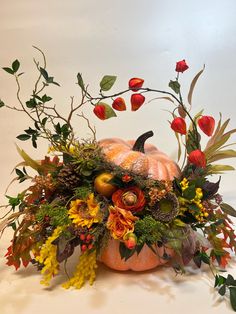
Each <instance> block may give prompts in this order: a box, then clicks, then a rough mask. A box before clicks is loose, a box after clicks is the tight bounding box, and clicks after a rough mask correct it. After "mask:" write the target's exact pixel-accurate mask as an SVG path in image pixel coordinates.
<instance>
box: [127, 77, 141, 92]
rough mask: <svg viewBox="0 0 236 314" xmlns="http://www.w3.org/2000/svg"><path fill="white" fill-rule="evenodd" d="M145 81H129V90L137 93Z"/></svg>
mask: <svg viewBox="0 0 236 314" xmlns="http://www.w3.org/2000/svg"><path fill="white" fill-rule="evenodd" d="M143 83H144V80H143V79H141V78H137V77H134V78H132V79H130V80H129V88H130V89H131V90H132V91H137V90H138V89H139V88H141V87H142V86H143Z"/></svg>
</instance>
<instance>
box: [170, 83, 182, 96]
mask: <svg viewBox="0 0 236 314" xmlns="http://www.w3.org/2000/svg"><path fill="white" fill-rule="evenodd" d="M169 87H170V88H171V89H172V90H173V91H174V92H175V93H176V94H179V92H180V84H179V82H178V81H170V83H169Z"/></svg>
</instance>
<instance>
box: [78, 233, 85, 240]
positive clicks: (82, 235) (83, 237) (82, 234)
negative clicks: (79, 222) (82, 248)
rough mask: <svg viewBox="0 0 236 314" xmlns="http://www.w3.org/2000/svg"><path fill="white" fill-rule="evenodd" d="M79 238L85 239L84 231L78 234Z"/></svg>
mask: <svg viewBox="0 0 236 314" xmlns="http://www.w3.org/2000/svg"><path fill="white" fill-rule="evenodd" d="M79 238H80V240H81V241H84V240H85V234H84V233H81V235H80V236H79Z"/></svg>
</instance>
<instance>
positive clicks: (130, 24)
mask: <svg viewBox="0 0 236 314" xmlns="http://www.w3.org/2000/svg"><path fill="white" fill-rule="evenodd" d="M235 16H236V2H235V1H234V0H225V1H218V0H215V1H206V0H205V1H203V0H199V1H187V0H186V1H185V0H179V1H177V2H176V1H170V0H166V1H161V0H157V1H155V0H147V1H138V0H136V1H134V0H131V1H127V0H126V1H125V0H121V1H108V0H100V1H95V0H88V1H78V0H77V1H76V0H68V1H62V0H57V1H55V0H41V1H35V0H31V1H30V0H18V1H13V0H7V1H6V0H0V39H1V48H0V66H1V67H3V66H8V65H10V64H11V62H12V61H13V60H15V59H16V58H18V59H19V60H20V61H21V65H22V70H23V71H24V72H25V74H24V76H22V83H23V89H22V97H23V98H24V99H25V100H27V98H28V97H29V95H30V93H31V92H32V87H33V82H34V80H35V78H36V75H35V73H36V72H35V68H34V64H33V61H32V60H33V58H34V57H35V58H36V59H38V60H40V57H39V54H38V53H37V52H36V51H34V49H33V48H32V45H36V46H38V47H40V48H41V49H42V50H43V51H44V52H45V53H46V55H47V59H48V71H49V72H50V73H52V74H53V76H55V79H56V80H57V81H58V82H60V84H61V88H58V87H52V88H51V89H50V92H48V93H49V94H50V95H53V97H54V101H55V103H57V104H58V106H60V108H61V110H62V112H66V109H67V108H68V106H69V99H70V96H73V95H74V96H75V97H79V90H78V88H77V86H76V85H75V82H76V74H77V72H82V73H83V76H84V79H85V81H86V82H88V83H89V84H90V86H91V90H92V91H93V92H96V91H98V88H97V86H98V82H99V80H100V79H101V77H102V76H103V75H104V74H114V75H117V76H118V80H117V84H116V86H115V88H114V91H116V90H118V89H123V88H126V86H127V82H128V80H129V79H130V78H131V77H135V76H136V77H142V78H144V79H145V82H146V84H145V85H146V86H150V87H154V88H160V89H166V88H167V85H168V82H169V80H170V79H174V76H175V72H174V69H175V62H176V61H179V60H181V59H183V58H185V59H186V61H187V62H188V64H189V67H190V69H189V70H188V71H186V72H185V73H184V74H183V76H182V79H181V81H182V85H183V88H184V92H183V94H185V95H187V91H188V88H189V85H190V81H191V79H192V78H193V76H194V75H195V74H196V73H197V72H198V71H199V70H200V69H201V68H202V66H203V64H205V65H206V69H205V72H204V74H203V76H202V77H201V80H200V81H199V83H198V85H197V88H196V91H195V94H194V105H193V112H198V111H199V110H200V109H201V108H203V107H204V108H205V113H206V114H209V115H214V116H215V117H218V113H219V112H222V113H223V116H224V117H225V118H227V117H230V118H231V124H230V127H231V128H233V127H235V125H236V109H235V108H236V107H235V106H236V100H235V70H236V58H235V55H236V19H235ZM15 90H16V88H15V84H14V81H13V80H12V78H11V77H10V76H9V75H7V74H6V73H5V72H4V71H1V72H0V97H1V98H2V100H4V101H5V102H6V103H8V104H10V105H14V104H16V97H15ZM127 99H128V98H127ZM170 108H171V106H170V105H169V103H165V102H163V101H162V102H153V103H151V104H147V105H145V106H143V107H142V108H141V109H140V110H139V111H137V112H135V113H131V112H128V111H127V112H125V113H121V114H120V115H119V117H118V118H116V119H110V120H108V121H100V120H98V119H97V118H96V117H94V116H93V114H91V108H87V109H86V110H85V112H86V114H87V115H88V116H89V117H90V118H91V121H92V123H93V124H95V125H96V129H97V137H98V138H103V137H107V136H112V137H113V136H114V137H122V138H136V137H137V136H138V135H140V134H141V133H142V132H144V131H147V130H149V129H153V131H154V132H155V138H154V139H153V140H152V142H153V143H154V144H157V145H158V146H159V148H161V149H162V150H164V151H166V152H167V153H169V154H170V155H173V156H175V154H176V142H175V139H174V136H173V133H172V132H171V130H170V128H169V126H168V123H167V122H166V121H167V119H169V115H168V114H167V113H166V112H164V111H163V110H162V109H170ZM28 124H29V121H28V119H27V118H26V117H25V116H24V115H21V114H19V113H16V112H10V111H7V110H6V109H5V108H2V109H1V110H0V147H1V154H0V171H1V172H0V174H1V185H0V192H1V195H2V194H3V193H4V190H5V186H6V185H7V183H8V182H9V181H10V177H9V175H10V171H11V169H12V168H13V167H14V165H15V164H16V163H18V162H19V161H20V157H19V156H18V155H17V153H16V149H15V145H14V142H16V140H15V137H16V136H17V135H18V134H20V133H21V132H22V130H23V129H25V128H27V127H28ZM74 124H75V125H76V129H77V130H78V134H81V136H87V130H86V129H85V128H84V125H83V124H80V123H79V122H77V121H74ZM234 141H235V137H234ZM17 143H18V144H20V146H21V147H22V148H24V149H25V150H27V152H29V153H30V154H31V155H32V156H33V157H35V158H39V159H40V158H41V157H42V156H43V155H44V154H45V152H46V150H47V145H46V144H45V143H42V145H41V146H40V148H39V150H37V151H35V150H34V149H33V148H31V147H30V145H28V144H27V143H22V142H19V141H17ZM234 164H235V165H236V163H235V162H234ZM235 179H236V175H235V173H233V172H232V173H230V174H226V175H225V176H224V178H223V180H222V187H221V191H222V193H224V195H225V200H226V201H228V202H231V204H232V205H236V198H235V192H236V191H235V183H234V182H235ZM14 189H15V191H17V187H15V188H13V191H14ZM2 199H3V198H2ZM2 269H4V268H3V267H2ZM9 273H11V270H8V273H6V274H5V277H4V278H5V280H6V282H5V285H6V287H8V290H7V289H6V291H8V293H7V294H6V295H7V296H8V297H11V295H10V294H12V290H11V288H10V286H9V285H8V284H9V282H8V281H7V278H8V275H9ZM22 274H23V273H22ZM109 274H110V273H108V272H107V273H106V276H109ZM113 275H114V274H113ZM12 276H13V275H12ZM22 276H23V275H22ZM111 276H112V275H111ZM148 276H151V275H150V274H149V275H148ZM170 276H171V275H170ZM12 278H13V279H12V280H16V281H17V279H16V278H15V277H12ZM14 278H15V279H14ZM114 278H116V280H119V279H118V278H120V277H117V276H115V275H114ZM114 278H113V277H112V278H111V279H109V280H110V281H111V282H112V280H113V279H114ZM132 278H134V277H132ZM148 278H149V277H148ZM170 278H172V277H170ZM194 278H195V279H196V277H194ZM37 279H38V278H37ZM195 279H193V280H195ZM18 280H19V278H18ZM27 280H28V279H27V278H24V282H25V283H27ZM124 280H126V279H124ZM135 280H136V281H137V282H138V280H137V279H135ZM169 280H171V279H169ZM164 281H165V279H164ZM137 282H136V284H135V285H132V287H130V289H131V290H132V292H130V290H129V292H128V290H127V287H126V288H124V289H125V290H122V289H123V286H125V283H127V282H125V283H124V285H122V284H121V285H120V286H119V289H120V291H118V292H117V293H118V295H119V298H118V300H119V302H120V303H119V306H120V308H121V309H122V311H123V313H126V312H128V311H126V312H125V309H126V305H127V307H128V308H129V313H133V312H136V313H141V312H139V310H140V309H141V308H142V303H140V302H141V300H142V298H141V299H140V297H139V298H137V299H136V301H134V303H133V305H132V307H131V303H130V302H131V301H130V300H135V297H134V296H135V294H134V293H136V292H137V295H139V294H140V295H142V293H143V295H144V296H145V298H147V300H148V302H149V304H153V306H154V304H155V300H156V301H158V302H157V307H156V309H157V310H158V311H159V313H164V312H165V313H180V311H181V312H182V307H181V305H180V304H184V305H183V306H184V308H183V311H188V309H190V308H189V307H187V304H188V302H187V299H188V298H190V300H191V302H193V303H192V304H195V306H194V307H193V308H192V310H191V312H192V313H198V312H199V311H200V309H201V313H222V311H229V309H228V308H227V306H226V305H225V304H224V303H223V304H218V303H217V302H216V301H215V300H214V296H213V295H211V294H210V297H209V293H211V289H210V285H209V286H208V283H206V282H204V281H203V284H202V285H201V281H200V280H197V279H196V283H195V285H192V286H188V285H187V286H186V285H185V283H184V284H183V283H182V286H181V285H180V286H181V287H180V286H179V287H178V284H176V282H175V285H177V286H175V288H174V290H173V291H172V283H171V282H170V286H169V288H168V289H169V290H171V291H172V297H171V300H172V301H171V302H170V304H168V306H169V307H167V304H166V303H169V302H167V301H168V300H169V299H168V297H166V296H165V294H164V296H162V297H160V294H161V291H162V290H161V288H160V289H156V294H150V295H149V296H147V295H146V294H147V293H149V292H150V291H149V289H151V290H153V289H152V288H150V287H149V288H147V287H144V286H143V285H142V284H140V287H138V286H137V285H138V283H137ZM17 283H18V281H17ZM31 283H32V279H31ZM35 284H36V285H37V280H35ZM19 285H20V283H19ZM98 285H99V284H98ZM100 285H102V286H105V285H106V280H104V281H102V280H101V281H100ZM111 286H112V283H111ZM159 286H160V285H159ZM4 287H5V286H4ZM98 287H100V286H98ZM40 289H41V287H38V290H39V291H41V290H40ZM92 289H93V290H91V291H93V292H92V293H94V295H95V297H97V298H98V297H99V294H98V293H99V291H100V290H99V288H98V290H96V288H92ZM94 289H95V290H94ZM168 289H167V290H168ZM181 289H182V290H181ZM189 289H190V291H192V294H193V295H192V297H190V295H189V293H190V292H189ZM38 290H37V291H38ZM24 291H25V294H26V295H27V293H29V291H28V290H27V289H26V290H24ZM37 291H36V292H37ZM36 292H32V294H31V295H30V297H31V298H32V300H33V301H32V302H33V303H32V304H34V306H35V304H37V306H38V311H41V313H42V311H43V312H44V313H47V309H48V308H47V307H46V305H45V306H44V305H43V302H41V301H40V300H39V298H37V297H36V296H35V293H36ZM85 292H86V291H85ZM100 292H101V291H100ZM58 293H59V292H58ZM73 293H74V294H73V296H74V297H73V298H72V299H70V300H71V301H70V302H72V303H71V304H74V303H73V302H74V301H75V298H77V297H78V306H77V309H78V311H80V310H81V308H80V306H79V303H80V301H79V300H80V292H79V293H78V294H77V292H73ZM83 293H84V292H83ZM86 293H89V294H91V292H86ZM86 293H85V294H84V297H85V298H86V295H87V294H86ZM127 293H131V294H132V296H133V297H134V298H131V299H127ZM167 295H168V293H167ZM75 296H76V297H75ZM41 297H45V298H46V293H45V294H43V296H41ZM54 297H55V299H54V302H56V303H57V301H58V299H57V295H54ZM70 297H71V294H70ZM70 297H68V296H67V298H70ZM60 298H64V291H63V292H61V291H60ZM98 299H99V298H98ZM107 299H109V292H107ZM4 300H6V298H5V297H4ZM22 300H23V301H22ZM109 300H110V301H107V303H105V305H101V306H100V307H99V306H98V308H97V309H96V306H95V307H94V309H92V308H91V307H89V305H88V304H89V302H88V304H87V303H85V304H82V305H81V306H82V307H83V308H84V310H85V309H86V310H87V311H88V312H89V313H93V310H94V311H95V310H99V311H100V312H99V313H105V312H106V311H110V312H111V310H112V311H113V312H114V313H116V312H115V311H116V309H114V310H113V300H114V302H116V301H117V299H116V297H115V296H114V295H113V296H110V299H109ZM111 300H112V302H111ZM201 300H203V301H202V302H201ZM21 301H22V302H21V303H22V306H21V307H22V309H21V313H24V314H25V313H32V311H31V310H32V308H31V306H33V305H32V304H31V303H30V302H31V301H30V302H26V298H25V299H24V298H22V299H21ZM14 302H15V303H16V308H17V302H19V300H18V301H17V299H14ZM122 302H123V303H122ZM136 302H137V303H136ZM194 302H195V303H194ZM214 302H216V304H215V303H214ZM26 303H27V305H26ZM2 304H5V308H4V309H3V310H6V309H8V312H7V313H10V312H9V308H7V305H6V302H5V303H2ZM24 304H25V305H24ZM86 304H87V305H86ZM109 304H110V305H109ZM212 304H215V306H212ZM18 305H19V303H18ZM67 305H68V304H67ZM51 306H53V305H51ZM54 306H56V305H55V304H54ZM61 306H62V307H61V309H59V308H58V310H57V313H65V311H64V310H65V304H64V305H61ZM63 306H64V307H63ZM188 306H190V304H189V305H188ZM196 306H198V308H197V307H196ZM0 308H1V303H0ZM36 308H37V307H36ZM62 309H64V310H63V311H62ZM134 309H135V311H134ZM143 309H145V311H146V312H147V313H149V312H150V313H151V308H150V307H149V305H148V304H147V306H145V307H144V308H143ZM177 309H178V312H176V311H177ZM180 309H181V310H180ZM11 310H12V313H15V312H14V311H15V310H16V309H14V307H13V308H12V309H11ZM60 310H61V311H62V312H60ZM132 311H133V312H132ZM140 311H141V310H140ZM229 312H230V311H229ZM1 313H2V312H1ZM4 313H5V312H4ZM34 313H39V312H35V308H34ZM94 313H98V312H96V311H95V312H94ZM117 313H118V311H117ZM119 313H120V312H119Z"/></svg>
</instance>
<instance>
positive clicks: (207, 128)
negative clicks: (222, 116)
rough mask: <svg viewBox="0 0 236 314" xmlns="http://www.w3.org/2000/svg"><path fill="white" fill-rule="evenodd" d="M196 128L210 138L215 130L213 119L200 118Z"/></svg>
mask: <svg viewBox="0 0 236 314" xmlns="http://www.w3.org/2000/svg"><path fill="white" fill-rule="evenodd" d="M198 126H199V128H200V129H201V130H202V132H204V133H205V134H206V135H207V136H212V134H213V132H214V128H215V119H214V118H213V117H211V116H202V117H201V118H200V119H199V120H198Z"/></svg>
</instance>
